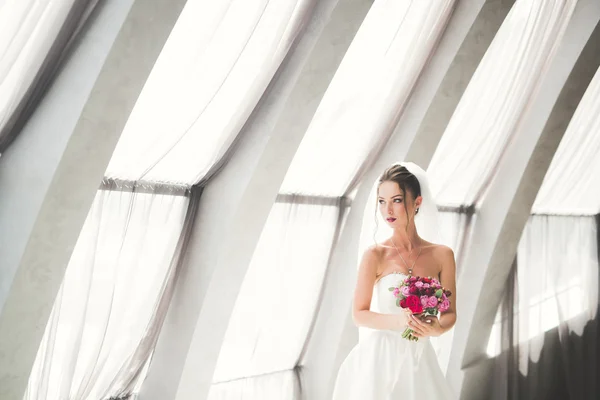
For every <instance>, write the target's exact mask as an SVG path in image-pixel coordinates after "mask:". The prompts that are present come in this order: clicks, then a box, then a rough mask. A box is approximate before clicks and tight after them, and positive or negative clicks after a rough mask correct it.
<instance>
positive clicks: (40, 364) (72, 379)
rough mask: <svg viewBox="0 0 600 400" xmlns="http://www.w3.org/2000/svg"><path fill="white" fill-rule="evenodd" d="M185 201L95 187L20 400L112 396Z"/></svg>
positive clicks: (157, 288) (148, 312) (141, 329)
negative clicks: (88, 210)
mask: <svg viewBox="0 0 600 400" xmlns="http://www.w3.org/2000/svg"><path fill="white" fill-rule="evenodd" d="M187 202H188V198H187V197H184V196H169V195H155V194H142V193H131V192H124V191H108V190H100V191H98V194H97V195H96V198H95V200H94V204H93V205H92V208H91V210H90V212H89V215H88V218H87V220H86V222H85V224H84V227H83V229H82V232H81V235H80V237H79V240H78V241H77V245H76V246H75V249H74V251H73V255H72V257H71V260H70V262H69V265H68V267H67V271H66V274H65V278H64V281H63V283H62V286H61V289H60V292H59V295H58V297H57V299H56V301H55V304H54V308H53V311H52V314H51V317H50V321H49V322H48V325H47V327H46V332H45V334H44V338H43V340H42V343H41V345H40V349H39V351H38V355H37V358H36V361H35V364H34V367H33V371H32V374H31V377H30V379H29V386H28V389H27V393H26V395H25V400H62V399H67V398H68V399H70V400H96V399H104V398H107V397H110V396H113V395H114V394H115V393H111V392H110V390H111V389H112V390H118V389H113V388H111V385H112V383H113V381H114V380H115V379H117V378H119V376H118V375H119V372H120V371H121V369H122V368H123V367H124V366H126V365H127V364H128V362H129V359H130V357H133V356H134V353H135V350H136V349H137V347H138V345H139V343H140V342H141V341H142V340H143V339H144V338H145V336H146V335H147V334H148V327H149V323H150V321H151V320H152V317H153V315H154V314H155V313H156V308H157V304H158V302H159V300H160V295H161V294H162V290H163V284H164V281H165V277H166V275H167V271H168V267H169V265H170V262H171V259H172V257H173V255H174V252H175V248H176V245H177V242H178V239H179V235H180V233H181V230H182V227H183V222H184V218H185V212H186V208H187ZM125 333H126V334H125Z"/></svg>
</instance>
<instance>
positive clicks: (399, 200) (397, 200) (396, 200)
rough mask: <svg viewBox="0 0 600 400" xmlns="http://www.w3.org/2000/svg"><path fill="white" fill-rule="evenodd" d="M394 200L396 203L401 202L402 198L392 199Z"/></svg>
mask: <svg viewBox="0 0 600 400" xmlns="http://www.w3.org/2000/svg"><path fill="white" fill-rule="evenodd" d="M394 202H396V203H402V199H394Z"/></svg>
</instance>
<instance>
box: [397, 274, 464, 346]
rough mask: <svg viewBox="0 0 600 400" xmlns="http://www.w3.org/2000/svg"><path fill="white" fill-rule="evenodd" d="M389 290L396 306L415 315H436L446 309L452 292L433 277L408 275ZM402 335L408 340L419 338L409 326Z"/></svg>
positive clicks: (448, 306)
mask: <svg viewBox="0 0 600 400" xmlns="http://www.w3.org/2000/svg"><path fill="white" fill-rule="evenodd" d="M389 290H390V292H392V293H393V295H394V297H396V305H397V306H398V307H402V308H408V309H409V310H410V311H411V312H412V313H413V314H416V315H421V316H423V317H427V316H437V315H438V313H443V312H445V311H448V309H449V308H450V300H448V297H450V296H451V295H452V293H451V292H450V291H449V290H447V289H444V288H443V287H442V285H441V284H440V282H439V281H438V280H437V279H434V278H421V277H418V276H410V277H408V278H406V279H405V280H404V281H403V282H402V283H401V284H400V285H399V286H392V287H391V288H389ZM402 337H403V338H405V339H408V340H414V341H417V340H419V338H418V337H416V336H413V330H412V329H410V328H406V329H405V330H404V332H403V333H402Z"/></svg>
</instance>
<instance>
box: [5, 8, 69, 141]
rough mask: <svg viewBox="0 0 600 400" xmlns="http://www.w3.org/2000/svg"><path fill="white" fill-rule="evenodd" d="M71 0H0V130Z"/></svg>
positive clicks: (40, 63) (42, 57)
mask: <svg viewBox="0 0 600 400" xmlns="http://www.w3.org/2000/svg"><path fill="white" fill-rule="evenodd" d="M73 2H74V0H55V1H39V0H2V1H0V130H2V127H3V126H4V124H5V123H6V120H7V119H8V118H9V117H10V115H11V114H12V113H13V111H14V110H15V108H16V107H17V105H18V103H19V102H20V100H21V98H22V97H23V95H24V94H25V92H26V91H27V90H28V89H29V86H30V85H31V83H32V82H33V79H34V78H35V76H36V74H37V73H38V70H39V69H40V67H41V66H42V63H43V62H44V59H45V58H46V56H47V54H48V51H49V50H50V48H51V46H52V44H53V43H54V40H55V39H56V36H57V34H58V32H59V31H60V29H61V27H62V25H63V22H64V21H65V19H66V17H67V15H68V14H69V11H70V9H71V6H72V5H73Z"/></svg>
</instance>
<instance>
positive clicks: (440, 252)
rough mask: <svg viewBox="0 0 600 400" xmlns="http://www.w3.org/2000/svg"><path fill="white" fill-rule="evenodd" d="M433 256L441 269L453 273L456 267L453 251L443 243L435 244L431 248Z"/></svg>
mask: <svg viewBox="0 0 600 400" xmlns="http://www.w3.org/2000/svg"><path fill="white" fill-rule="evenodd" d="M433 254H434V258H435V259H436V260H437V263H438V265H439V266H440V270H441V271H448V272H449V273H454V272H453V271H454V270H455V268H456V260H455V258H454V251H453V250H452V249H451V248H450V247H448V246H446V245H443V244H436V245H435V248H434V249H433Z"/></svg>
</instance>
